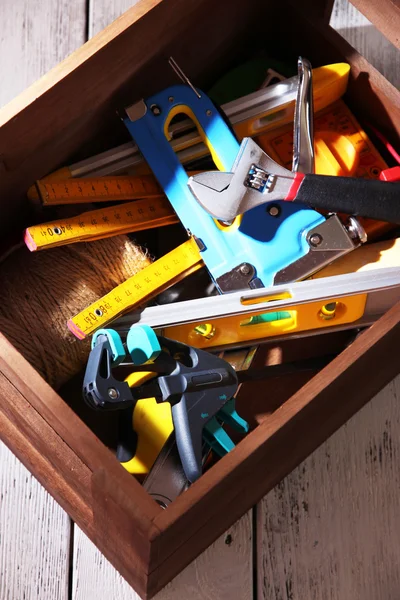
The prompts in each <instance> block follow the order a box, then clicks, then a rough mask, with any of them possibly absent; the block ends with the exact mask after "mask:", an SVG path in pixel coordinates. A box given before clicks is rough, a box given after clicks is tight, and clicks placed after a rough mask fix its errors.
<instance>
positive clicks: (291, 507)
mask: <svg viewBox="0 0 400 600" xmlns="http://www.w3.org/2000/svg"><path fill="white" fill-rule="evenodd" d="M399 400H400V376H399V377H397V379H396V380H394V381H393V382H391V383H390V384H389V385H388V386H387V387H386V388H385V389H384V390H382V391H381V392H380V393H379V394H378V395H377V396H376V397H375V398H374V399H373V400H372V401H371V402H370V403H369V404H367V405H366V406H365V407H364V408H363V409H362V410H361V411H360V412H359V413H357V415H355V416H354V417H353V418H352V419H351V420H350V421H349V422H348V423H347V424H346V425H345V426H344V427H342V428H341V429H340V430H339V431H337V432H336V433H335V434H334V435H333V436H332V437H331V438H330V439H329V440H327V441H326V442H325V443H324V444H323V445H322V446H321V447H320V448H319V449H318V450H317V451H316V452H314V454H312V455H311V456H310V457H309V458H308V459H307V460H305V461H304V462H303V463H302V464H301V465H300V466H299V467H298V468H297V469H295V470H294V471H293V472H292V473H291V474H290V475H289V476H288V477H286V479H284V480H283V481H282V482H281V483H280V484H279V485H278V486H277V487H276V488H275V489H274V490H273V491H272V492H271V493H269V494H268V495H267V496H266V497H265V498H264V500H263V501H262V502H261V503H260V505H259V507H258V514H259V517H258V528H257V535H258V591H259V594H258V598H259V600H263V599H268V600H278V599H279V600H295V599H303V598H306V599H310V600H311V599H312V600H325V599H326V598H329V599H332V600H347V599H350V598H351V599H352V600H397V599H398V598H399V590H400V555H399V548H400V521H399V518H398V515H399V510H400V495H399V484H400V471H399V459H400V403H399Z"/></svg>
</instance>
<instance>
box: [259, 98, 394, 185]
mask: <svg viewBox="0 0 400 600" xmlns="http://www.w3.org/2000/svg"><path fill="white" fill-rule="evenodd" d="M316 110H317V109H316ZM256 140H257V143H258V144H259V145H260V147H261V148H262V149H263V150H264V151H265V152H267V154H269V155H270V156H271V158H273V159H274V160H276V161H277V162H278V163H279V164H281V165H282V166H284V167H286V168H287V169H289V170H291V168H292V157H293V127H291V126H290V125H289V126H285V127H280V128H278V129H274V130H273V131H269V132H268V133H263V134H261V135H259V136H258V137H257V138H256ZM314 145H315V172H316V173H318V174H319V175H340V176H343V177H364V178H369V179H378V178H379V174H380V172H381V171H382V170H383V169H386V168H387V164H386V163H385V161H384V160H383V158H382V157H381V156H380V154H379V152H378V151H377V150H376V148H375V146H374V145H373V144H372V142H371V140H370V139H369V138H368V136H367V134H366V133H365V131H364V130H363V129H362V127H361V125H360V124H359V123H358V121H357V120H356V118H355V117H354V115H353V114H352V112H351V111H350V109H349V108H347V106H346V105H345V103H344V102H343V100H337V101H336V102H335V103H334V104H332V105H331V106H329V107H328V108H325V109H324V110H322V111H320V112H318V114H316V115H315V119H314Z"/></svg>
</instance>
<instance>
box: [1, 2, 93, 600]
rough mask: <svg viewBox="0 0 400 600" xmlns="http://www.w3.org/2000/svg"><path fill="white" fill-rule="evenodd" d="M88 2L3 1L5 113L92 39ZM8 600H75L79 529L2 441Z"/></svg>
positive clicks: (3, 536)
mask: <svg viewBox="0 0 400 600" xmlns="http://www.w3.org/2000/svg"><path fill="white" fill-rule="evenodd" d="M85 30H86V20H85V0H74V1H73V2H69V1H68V0H58V1H57V2H54V1H53V0H16V1H14V2H13V1H11V0H2V1H1V2H0V73H1V86H0V106H3V105H4V104H6V103H7V102H8V101H9V100H11V99H12V98H13V97H14V96H16V95H17V94H18V93H19V92H21V91H22V90H23V89H24V88H25V87H27V86H28V85H29V84H31V83H32V82H33V81H35V80H36V79H37V78H38V77H40V76H41V75H43V74H44V73H45V72H47V71H48V70H49V69H51V68H52V67H53V66H54V65H56V64H57V63H58V62H59V61H60V60H62V59H63V58H64V57H65V56H66V55H67V54H69V53H70V52H72V51H73V50H74V49H75V48H77V47H78V46H80V45H81V44H82V43H83V42H84V40H85ZM0 465H1V466H0V600H22V599H25V600H38V599H40V600H67V598H68V568H69V550H70V530H71V522H70V519H69V517H68V515H67V514H66V513H65V512H64V511H63V510H62V509H61V507H60V506H59V505H58V504H57V503H56V502H55V501H54V500H53V499H52V498H51V496H50V495H49V494H47V492H46V491H45V489H44V488H43V487H42V486H41V485H40V484H39V483H38V482H37V481H36V479H34V478H33V477H32V476H31V475H30V473H29V472H28V471H27V470H26V469H25V467H24V466H23V465H22V464H21V463H20V462H19V461H18V460H17V459H16V458H15V457H14V455H13V454H12V453H11V452H10V451H9V450H8V449H7V448H6V446H5V445H4V444H2V443H1V442H0Z"/></svg>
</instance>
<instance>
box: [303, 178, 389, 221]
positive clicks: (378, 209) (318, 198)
mask: <svg viewBox="0 0 400 600" xmlns="http://www.w3.org/2000/svg"><path fill="white" fill-rule="evenodd" d="M295 202H302V203H303V204H307V205H308V206H312V207H314V208H317V209H323V210H327V211H332V212H344V213H347V214H349V215H358V216H360V217H369V218H370V219H376V220H378V221H388V222H389V223H396V224H397V225H400V182H388V181H376V180H371V179H356V178H354V177H332V176H329V175H305V177H304V179H303V180H302V182H301V184H300V187H299V190H298V192H297V194H296V197H295Z"/></svg>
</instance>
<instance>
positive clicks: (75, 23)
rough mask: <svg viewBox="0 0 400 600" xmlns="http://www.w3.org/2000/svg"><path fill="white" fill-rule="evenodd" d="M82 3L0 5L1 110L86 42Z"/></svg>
mask: <svg viewBox="0 0 400 600" xmlns="http://www.w3.org/2000/svg"><path fill="white" fill-rule="evenodd" d="M85 12H86V11H85V0H73V1H72V2H70V1H69V0H57V2H54V0H18V2H8V1H5V2H0V29H1V35H0V73H1V77H2V84H1V86H0V107H1V106H3V105H4V104H6V103H7V102H8V101H9V100H12V99H13V98H14V97H15V96H16V95H17V94H19V93H20V92H22V90H24V89H25V88H26V87H27V86H28V85H30V84H31V83H33V82H34V81H35V80H36V79H38V78H39V77H41V76H42V75H43V74H44V73H46V72H47V71H48V70H49V69H51V68H52V67H54V66H55V65H56V64H57V63H59V62H60V61H61V60H63V59H64V58H65V57H66V56H67V55H68V54H70V53H71V52H72V51H73V50H75V49H76V48H78V47H79V46H80V45H81V44H83V43H84V42H85V35H86V16H85Z"/></svg>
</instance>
